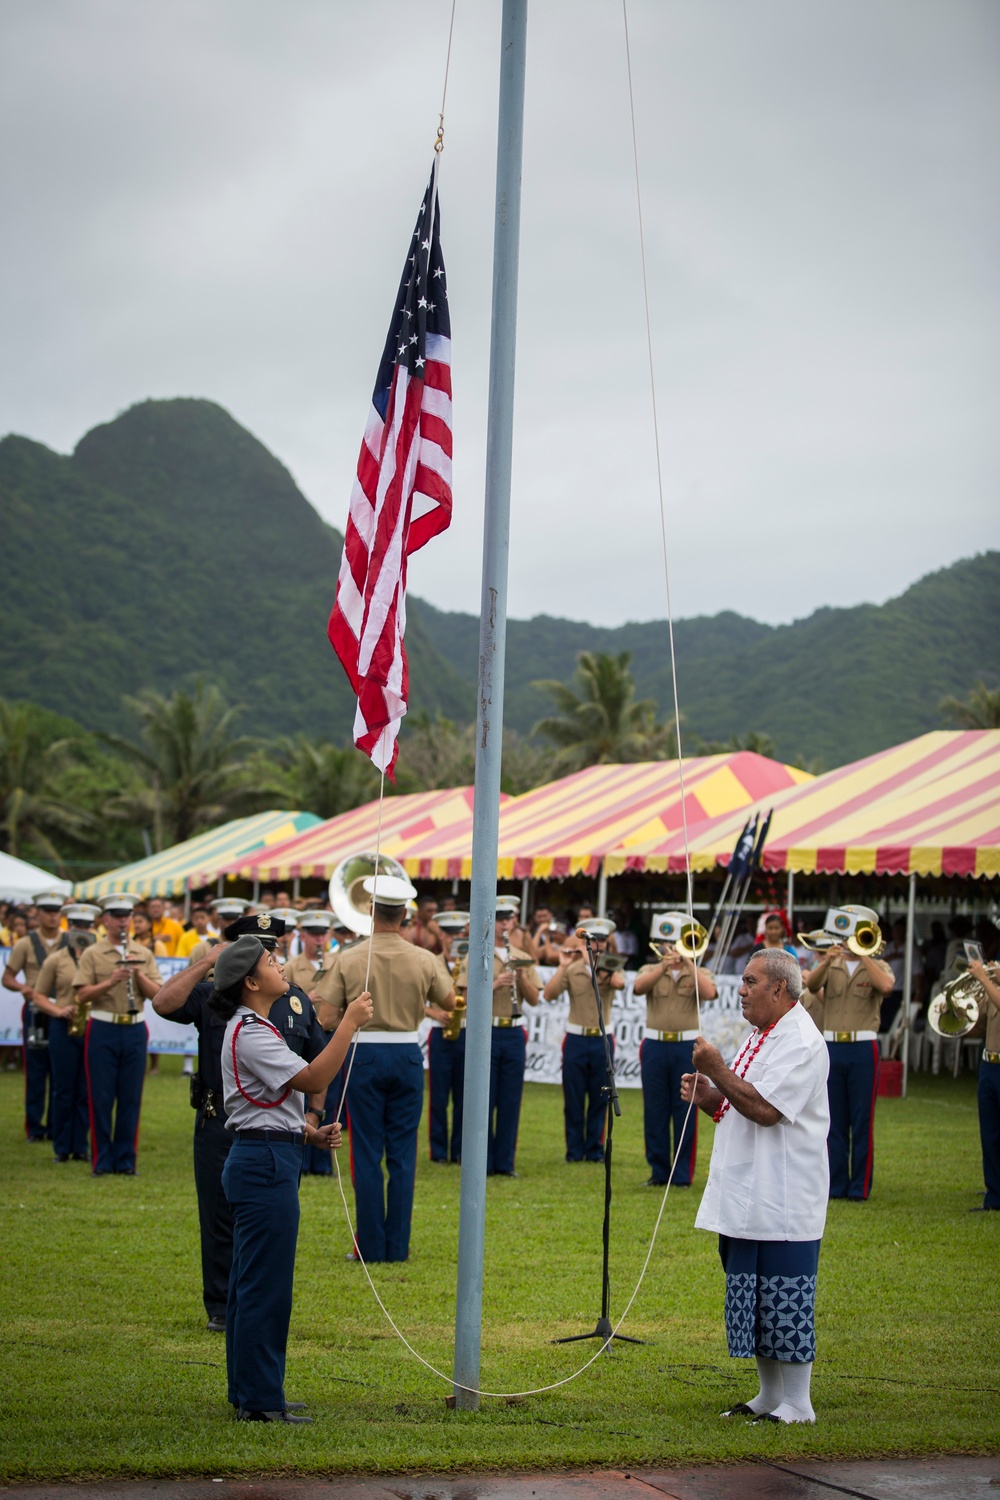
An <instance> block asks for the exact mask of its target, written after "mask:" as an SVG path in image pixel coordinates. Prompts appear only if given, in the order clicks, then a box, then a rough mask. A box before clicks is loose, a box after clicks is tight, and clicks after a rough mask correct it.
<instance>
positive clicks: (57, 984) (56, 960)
mask: <svg viewBox="0 0 1000 1500" xmlns="http://www.w3.org/2000/svg"><path fill="white" fill-rule="evenodd" d="M76 967H77V965H76V959H75V958H74V956H73V954H72V953H71V952H70V951H69V949H68V948H60V949H58V950H57V952H55V953H50V954H49V956H48V958H47V959H46V960H45V962H44V963H43V964H42V967H41V970H40V971H39V975H38V980H37V982H36V984H35V986H34V988H35V989H36V990H39V991H40V992H41V993H42V994H43V995H46V996H47V997H48V998H49V999H50V1000H52V999H54V1000H55V1003H56V1005H75V1004H76V991H75V989H74V988H73V981H74V980H75V979H76Z"/></svg>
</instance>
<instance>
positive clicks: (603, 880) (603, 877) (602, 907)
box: [597, 859, 608, 917]
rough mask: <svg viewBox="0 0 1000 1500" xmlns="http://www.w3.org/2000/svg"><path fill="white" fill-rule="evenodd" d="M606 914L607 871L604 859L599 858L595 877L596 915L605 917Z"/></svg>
mask: <svg viewBox="0 0 1000 1500" xmlns="http://www.w3.org/2000/svg"><path fill="white" fill-rule="evenodd" d="M607 914H608V871H607V866H606V865H605V863H604V860H603V859H602V860H601V869H600V874H599V875H598V877H597V915H598V916H599V917H606V916H607Z"/></svg>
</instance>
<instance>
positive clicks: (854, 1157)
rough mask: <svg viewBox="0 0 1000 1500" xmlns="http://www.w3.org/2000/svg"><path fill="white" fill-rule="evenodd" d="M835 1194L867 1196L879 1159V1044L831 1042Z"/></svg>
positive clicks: (831, 1148)
mask: <svg viewBox="0 0 1000 1500" xmlns="http://www.w3.org/2000/svg"><path fill="white" fill-rule="evenodd" d="M826 1046H827V1051H828V1052H829V1054H830V1076H829V1078H828V1080H827V1085H826V1090H827V1096H828V1098H829V1100H830V1134H829V1136H828V1137H827V1151H828V1154H829V1158H830V1197H831V1198H858V1199H861V1198H867V1197H868V1194H869V1193H870V1192H871V1188H872V1166H873V1164H874V1159H875V1139H874V1133H875V1094H876V1090H877V1089H878V1063H879V1051H878V1042H875V1041H868V1042H827V1044H826Z"/></svg>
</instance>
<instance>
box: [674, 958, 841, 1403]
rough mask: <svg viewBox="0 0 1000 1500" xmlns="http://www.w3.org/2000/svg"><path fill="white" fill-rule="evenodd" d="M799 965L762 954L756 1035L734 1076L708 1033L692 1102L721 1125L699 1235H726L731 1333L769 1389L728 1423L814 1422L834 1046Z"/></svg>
mask: <svg viewBox="0 0 1000 1500" xmlns="http://www.w3.org/2000/svg"><path fill="white" fill-rule="evenodd" d="M801 992H802V975H801V971H800V969H799V965H798V961H797V960H796V958H795V957H794V956H793V955H792V954H791V953H786V952H785V951H784V950H783V949H778V948H767V949H758V951H757V952H756V953H755V954H754V955H753V956H752V958H751V959H750V960H749V962H748V963H747V966H746V968H745V969H744V971H743V983H742V985H741V986H740V1003H741V1006H742V1010H743V1015H744V1018H745V1019H746V1020H747V1021H749V1022H750V1024H751V1025H752V1026H753V1027H754V1030H753V1032H752V1033H751V1035H750V1037H749V1038H748V1039H747V1042H746V1043H745V1045H744V1046H743V1047H742V1048H741V1050H740V1052H739V1053H738V1054H737V1057H736V1060H735V1061H734V1063H733V1065H732V1068H729V1067H727V1066H726V1063H725V1062H724V1060H723V1058H722V1055H721V1053H719V1052H718V1051H717V1050H716V1048H715V1047H713V1046H711V1045H710V1044H709V1043H708V1042H706V1041H705V1040H704V1038H703V1037H699V1039H698V1040H697V1041H696V1042H695V1045H694V1059H693V1060H694V1067H695V1068H696V1069H697V1072H695V1073H687V1074H685V1076H684V1079H683V1081H682V1084H681V1089H682V1095H683V1097H684V1098H685V1099H688V1100H690V1099H691V1097H692V1095H693V1097H694V1099H695V1102H696V1104H697V1105H698V1107H699V1108H700V1109H703V1110H704V1111H705V1112H706V1114H710V1115H712V1117H713V1118H714V1120H715V1122H716V1127H717V1128H716V1132H715V1142H714V1145H713V1147H712V1160H711V1164H710V1166H709V1169H708V1182H707V1183H706V1185H705V1193H704V1196H703V1198H702V1200H701V1207H700V1208H699V1210H698V1216H697V1218H696V1220H695V1227H696V1228H698V1229H707V1230H711V1231H714V1232H715V1233H717V1234H718V1236H719V1254H720V1256H721V1258H722V1264H723V1268H724V1269H725V1272H726V1303H725V1318H726V1337H727V1340H728V1344H729V1353H730V1355H732V1356H733V1357H734V1358H737V1359H749V1358H751V1357H753V1358H755V1359H756V1361H757V1370H758V1374H759V1377H760V1390H759V1391H758V1392H757V1395H756V1396H754V1397H753V1399H752V1400H751V1401H747V1402H741V1403H740V1404H739V1405H738V1406H734V1407H733V1408H732V1409H731V1410H730V1411H727V1412H724V1413H723V1415H724V1416H727V1417H733V1416H752V1417H753V1418H754V1419H755V1420H759V1421H765V1420H766V1421H774V1422H815V1420H816V1414H815V1412H814V1411H813V1408H812V1402H811V1400H810V1396H809V1386H810V1380H811V1377H812V1367H813V1361H814V1360H815V1358H816V1331H815V1302H816V1272H817V1268H818V1265H819V1247H820V1240H821V1239H822V1235H823V1229H824V1227H825V1224H826V1203H827V1197H828V1195H829V1184H830V1173H829V1165H828V1159H827V1150H826V1138H827V1134H828V1131H829V1128H830V1109H829V1104H828V1102H827V1089H826V1080H827V1074H828V1072H829V1068H830V1061H829V1056H828V1053H827V1049H826V1045H825V1043H824V1041H823V1038H822V1037H821V1035H820V1034H819V1032H818V1031H817V1029H816V1027H815V1026H814V1025H813V1022H812V1021H811V1020H810V1018H809V1016H808V1015H807V1014H806V1012H805V1011H804V1010H803V1008H802V1006H801V1005H800V1004H799V1003H798V1002H799V995H800V994H801Z"/></svg>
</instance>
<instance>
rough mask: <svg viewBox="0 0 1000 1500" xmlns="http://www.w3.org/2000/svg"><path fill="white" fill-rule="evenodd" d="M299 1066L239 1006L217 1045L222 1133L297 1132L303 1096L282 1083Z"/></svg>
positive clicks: (270, 1031)
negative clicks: (223, 1112) (222, 1104)
mask: <svg viewBox="0 0 1000 1500" xmlns="http://www.w3.org/2000/svg"><path fill="white" fill-rule="evenodd" d="M305 1066H306V1064H305V1063H304V1062H303V1060H302V1058H301V1057H299V1056H298V1054H297V1053H295V1052H293V1051H292V1050H291V1048H290V1047H286V1045H285V1043H284V1040H283V1039H282V1036H281V1033H280V1031H278V1030H277V1028H276V1027H274V1026H272V1025H271V1024H270V1022H269V1021H263V1020H261V1018H260V1016H258V1015H257V1014H256V1013H255V1012H254V1011H252V1010H250V1008H249V1006H246V1005H241V1006H240V1008H239V1010H238V1011H237V1012H236V1014H235V1016H233V1017H232V1019H231V1020H230V1022H229V1024H228V1025H227V1027H226V1038H225V1041H224V1042H223V1044H222V1087H223V1098H224V1101H225V1106H226V1129H227V1130H303V1129H304V1128H305V1117H306V1116H305V1096H304V1095H303V1094H300V1093H299V1092H298V1090H297V1089H292V1090H291V1091H290V1092H289V1091H288V1080H289V1079H290V1078H294V1077H295V1075H296V1073H301V1071H302V1069H303V1068H304V1067H305ZM286 1093H287V1097H283V1096H285V1095H286Z"/></svg>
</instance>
